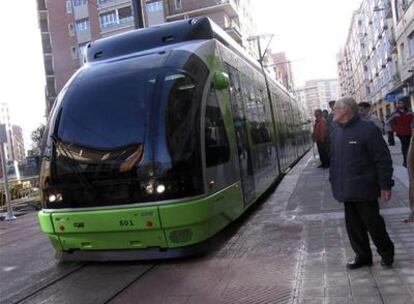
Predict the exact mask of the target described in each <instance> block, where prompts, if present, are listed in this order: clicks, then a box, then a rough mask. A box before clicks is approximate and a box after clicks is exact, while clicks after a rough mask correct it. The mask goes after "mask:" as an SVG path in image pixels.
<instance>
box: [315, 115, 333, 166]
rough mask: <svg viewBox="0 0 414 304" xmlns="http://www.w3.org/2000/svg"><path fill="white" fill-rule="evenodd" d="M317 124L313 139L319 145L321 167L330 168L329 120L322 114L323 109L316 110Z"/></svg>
mask: <svg viewBox="0 0 414 304" xmlns="http://www.w3.org/2000/svg"><path fill="white" fill-rule="evenodd" d="M315 118H316V120H315V126H314V128H313V134H312V139H313V141H314V142H316V145H317V146H318V153H319V159H320V160H321V165H320V166H319V168H329V153H328V151H329V150H328V140H327V139H328V137H327V128H328V125H327V122H326V119H325V118H324V117H323V115H322V110H321V109H316V110H315Z"/></svg>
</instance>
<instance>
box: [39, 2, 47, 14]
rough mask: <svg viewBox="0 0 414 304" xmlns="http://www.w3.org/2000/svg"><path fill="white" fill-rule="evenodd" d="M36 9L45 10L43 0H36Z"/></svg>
mask: <svg viewBox="0 0 414 304" xmlns="http://www.w3.org/2000/svg"><path fill="white" fill-rule="evenodd" d="M37 10H38V11H39V12H40V11H47V7H46V2H45V0H37Z"/></svg>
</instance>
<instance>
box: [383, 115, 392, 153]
mask: <svg viewBox="0 0 414 304" xmlns="http://www.w3.org/2000/svg"><path fill="white" fill-rule="evenodd" d="M390 117H391V115H390V114H387V115H385V124H384V130H385V134H387V141H388V145H389V146H395V139H394V130H393V129H392V127H391V124H390V122H389V119H390Z"/></svg>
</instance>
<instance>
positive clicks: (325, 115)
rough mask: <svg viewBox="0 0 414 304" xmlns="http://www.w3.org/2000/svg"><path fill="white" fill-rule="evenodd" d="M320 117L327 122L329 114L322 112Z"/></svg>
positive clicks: (325, 111) (326, 111)
mask: <svg viewBox="0 0 414 304" xmlns="http://www.w3.org/2000/svg"><path fill="white" fill-rule="evenodd" d="M322 116H323V118H325V120H326V122H328V116H329V112H328V110H326V109H325V110H323V111H322Z"/></svg>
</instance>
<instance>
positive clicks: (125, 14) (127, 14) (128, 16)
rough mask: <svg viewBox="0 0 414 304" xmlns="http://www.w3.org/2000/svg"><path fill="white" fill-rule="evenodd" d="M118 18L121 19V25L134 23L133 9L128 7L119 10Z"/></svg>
mask: <svg viewBox="0 0 414 304" xmlns="http://www.w3.org/2000/svg"><path fill="white" fill-rule="evenodd" d="M118 18H119V23H120V24H123V23H127V22H130V21H132V19H133V16H132V9H131V7H130V6H127V7H123V8H120V9H119V10H118Z"/></svg>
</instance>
